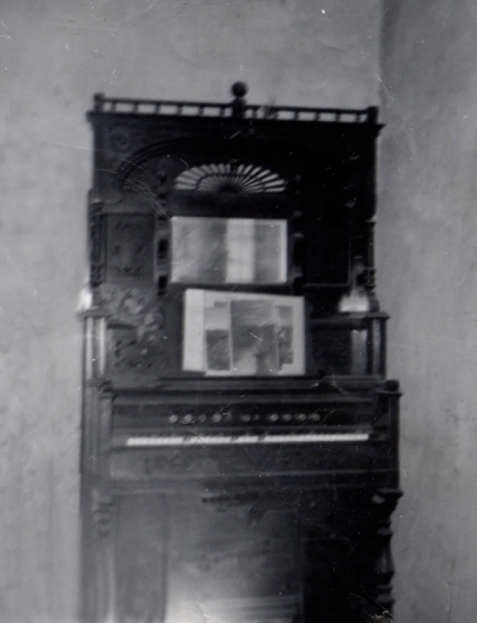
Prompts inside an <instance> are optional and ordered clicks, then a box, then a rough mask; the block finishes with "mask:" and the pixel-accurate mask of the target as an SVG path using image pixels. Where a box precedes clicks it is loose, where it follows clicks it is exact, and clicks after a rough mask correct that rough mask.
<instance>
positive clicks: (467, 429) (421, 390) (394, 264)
mask: <svg viewBox="0 0 477 623" xmlns="http://www.w3.org/2000/svg"><path fill="white" fill-rule="evenodd" d="M384 8H385V16H384V35H383V74H382V78H383V83H384V84H383V93H384V103H385V109H384V117H385V122H387V124H388V125H387V127H386V129H385V132H384V133H383V139H382V149H381V167H380V203H379V224H378V247H379V249H378V251H379V252H378V267H379V271H378V284H379V287H380V290H379V291H380V296H381V300H382V302H383V304H384V307H385V308H387V309H389V310H390V311H392V314H393V318H392V320H391V323H390V331H389V347H390V348H389V360H390V366H389V367H390V374H391V375H392V376H395V377H397V378H400V379H401V381H402V385H403V389H404V391H405V395H404V398H403V402H402V420H401V422H402V426H401V429H402V446H401V448H402V450H401V456H402V468H403V472H402V484H403V488H404V491H405V497H404V498H403V500H402V502H401V504H400V506H399V509H398V513H397V515H398V517H399V516H401V518H400V519H398V520H397V521H396V522H395V523H396V527H397V538H396V539H395V541H394V549H395V552H396V556H395V558H396V562H397V569H398V575H397V590H396V593H397V595H398V598H399V601H398V607H397V621H398V622H399V623H410V622H411V621H418V622H419V623H439V622H446V623H468V622H470V621H475V619H476V614H475V612H476V610H477V591H476V582H477V559H476V547H475V539H476V534H477V478H476V460H477V417H476V413H475V411H476V404H477V382H476V365H477V210H476V190H477V183H476V180H477V175H476V171H477V140H476V139H477V115H476V101H477V46H476V35H477V3H476V2H475V1H472V2H470V1H466V0H420V1H419V0H400V1H395V0H392V1H390V0H386V1H385V3H384Z"/></svg>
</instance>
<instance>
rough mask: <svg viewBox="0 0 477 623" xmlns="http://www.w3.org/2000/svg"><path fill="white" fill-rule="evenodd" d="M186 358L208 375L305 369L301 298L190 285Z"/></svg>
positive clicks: (187, 364)
mask: <svg viewBox="0 0 477 623" xmlns="http://www.w3.org/2000/svg"><path fill="white" fill-rule="evenodd" d="M182 361H183V369H184V370H189V371H195V372H205V374H207V375H210V376H231V375H237V376H254V375H257V376H270V375H272V376H278V375H299V374H304V371H305V356H304V306H303V298H302V297H295V296H278V295H270V294H248V293H239V292H217V291H211V290H198V289H197V290H196V289H188V290H186V291H185V292H184V340H183V359H182Z"/></svg>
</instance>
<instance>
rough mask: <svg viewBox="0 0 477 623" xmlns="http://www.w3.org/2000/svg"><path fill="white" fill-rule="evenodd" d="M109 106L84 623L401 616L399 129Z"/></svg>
mask: <svg viewBox="0 0 477 623" xmlns="http://www.w3.org/2000/svg"><path fill="white" fill-rule="evenodd" d="M233 92H234V95H235V99H234V100H233V102H232V103H230V104H214V103H195V102H164V101H157V102H156V101H143V100H130V99H117V98H106V97H104V96H102V95H97V96H95V100H94V108H93V110H92V111H91V112H90V113H89V115H88V116H89V120H90V121H91V123H92V126H93V130H94V181H93V188H92V190H91V193H90V200H89V227H90V258H91V283H90V285H91V291H92V304H91V305H90V306H88V309H85V310H84V311H83V318H84V327H85V350H84V353H85V354H84V414H83V448H82V514H83V580H82V582H83V599H82V609H83V619H84V620H85V621H95V622H96V621H106V620H108V621H111V620H117V621H121V622H124V623H125V622H129V621H144V622H150V621H164V620H165V621H167V622H168V623H169V622H171V623H172V622H175V621H177V622H179V621H185V620H186V619H187V620H189V619H190V618H191V617H192V618H194V617H195V618H199V619H205V618H207V617H209V618H210V617H211V618H214V619H216V620H219V621H224V622H227V623H228V622H229V621H230V622H231V623H232V622H233V623H239V622H241V621H256V622H257V623H258V622H259V621H260V622H262V621H263V622H265V621H270V622H276V623H282V622H283V623H285V622H286V621H290V622H291V621H292V620H293V621H303V622H308V621H309V622H316V623H327V622H331V621H333V623H338V622H340V621H343V622H344V621H346V622H347V623H349V622H350V621H355V622H359V621H367V620H368V618H369V617H370V616H371V615H372V614H378V613H381V612H383V611H384V610H388V611H390V610H391V606H392V601H393V600H392V597H391V578H392V575H393V564H392V557H391V553H390V538H391V531H390V516H391V513H392V511H393V509H394V508H395V505H396V502H397V500H398V498H399V496H400V491H399V487H398V454H397V452H398V401H399V395H400V394H399V386H398V383H397V382H396V381H389V380H386V376H385V347H386V339H385V323H386V319H387V315H386V314H385V313H383V312H381V311H380V310H379V305H378V301H377V298H376V296H375V291H374V289H375V285H374V260H373V225H374V214H375V150H376V139H377V136H378V133H379V131H380V128H381V126H380V125H379V124H378V123H377V109H375V108H368V109H366V110H338V109H310V108H295V107H278V106H268V107H265V106H254V105H248V104H247V103H246V102H245V99H244V95H245V92H246V88H245V85H243V84H241V83H236V84H235V85H234V87H233Z"/></svg>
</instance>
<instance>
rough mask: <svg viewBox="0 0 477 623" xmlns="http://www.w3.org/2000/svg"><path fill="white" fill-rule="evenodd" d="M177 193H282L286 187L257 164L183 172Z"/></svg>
mask: <svg viewBox="0 0 477 623" xmlns="http://www.w3.org/2000/svg"><path fill="white" fill-rule="evenodd" d="M174 186H175V188H176V189H177V190H202V191H207V192H232V193H280V192H283V191H284V190H285V188H286V183H285V181H284V180H282V179H281V177H280V176H279V175H277V174H276V173H273V172H272V171H270V170H269V169H265V168H264V167H261V166H257V165H254V164H235V163H230V162H227V163H219V164H202V165H199V166H197V167H193V168H192V169H187V171H183V172H182V173H181V174H180V175H179V176H178V177H177V178H176V180H175V183H174Z"/></svg>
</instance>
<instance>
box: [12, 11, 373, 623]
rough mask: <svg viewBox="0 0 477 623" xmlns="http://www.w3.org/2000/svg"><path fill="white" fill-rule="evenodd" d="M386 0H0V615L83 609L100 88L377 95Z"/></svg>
mask: <svg viewBox="0 0 477 623" xmlns="http://www.w3.org/2000/svg"><path fill="white" fill-rule="evenodd" d="M379 24H380V2H379V0H323V1H320V2H317V1H316V0H235V1H227V0H214V1H213V2H211V1H210V0H189V1H188V0H159V1H158V0H134V2H133V1H131V0H89V1H86V0H42V1H41V2H34V1H33V0H3V2H2V4H1V7H0V59H1V63H0V93H1V98H0V119H1V123H0V134H1V136H0V140H1V142H2V150H1V158H2V162H1V166H0V189H1V196H2V205H1V210H2V215H1V228H0V257H1V261H0V308H1V309H0V371H1V376H0V411H1V415H2V426H1V428H0V491H1V504H0V621H2V622H6V623H15V622H16V621H18V622H21V623H27V622H29V621H35V622H38V621H42V620H43V621H52V620H56V621H70V620H73V618H74V614H75V609H76V602H77V585H78V580H77V563H78V549H79V547H78V546H79V539H78V535H79V514H78V513H79V505H78V494H79V477H78V454H79V426H80V382H81V381H80V379H81V374H80V373H81V369H80V359H81V333H80V324H79V322H78V320H77V318H76V316H75V308H76V304H77V296H78V292H79V290H80V288H81V286H82V283H83V279H84V277H85V275H86V221H85V212H86V192H87V190H88V188H89V185H90V179H91V134H90V130H89V127H88V126H87V124H86V122H85V119H84V113H85V111H86V110H87V109H88V108H89V107H90V103H91V96H92V94H93V92H95V91H103V92H106V93H107V94H109V95H123V96H129V97H157V98H178V99H182V98H183V99H206V100H207V99H209V100H228V99H229V97H230V96H229V92H228V89H229V86H230V84H231V83H232V82H233V81H235V80H237V79H243V80H245V81H247V82H248V83H249V85H250V98H249V99H250V101H251V102H257V103H262V102H265V103H275V102H276V103H278V104H297V105H309V106H342V107H346V106H349V107H364V106H368V105H372V104H378V103H379V82H378V73H379V47H378V46H379V37H378V33H379Z"/></svg>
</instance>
